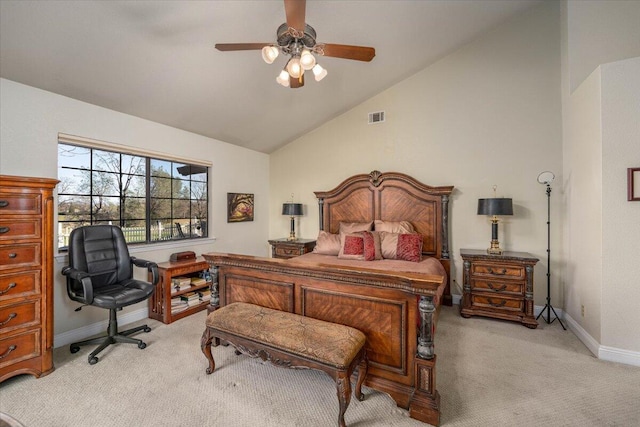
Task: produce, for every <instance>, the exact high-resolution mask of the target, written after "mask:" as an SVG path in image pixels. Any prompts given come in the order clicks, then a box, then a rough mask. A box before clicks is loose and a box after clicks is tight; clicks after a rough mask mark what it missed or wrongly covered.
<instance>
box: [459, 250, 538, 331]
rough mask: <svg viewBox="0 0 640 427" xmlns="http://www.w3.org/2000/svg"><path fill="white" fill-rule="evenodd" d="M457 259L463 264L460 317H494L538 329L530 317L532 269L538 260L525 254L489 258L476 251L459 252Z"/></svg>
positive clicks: (531, 309) (513, 253)
mask: <svg viewBox="0 0 640 427" xmlns="http://www.w3.org/2000/svg"><path fill="white" fill-rule="evenodd" d="M460 256H462V260H463V261H464V270H463V292H462V302H461V303H460V314H461V315H462V317H471V316H486V317H494V318H498V319H504V320H513V321H515V322H520V323H522V324H523V325H524V326H526V327H528V328H531V329H535V328H537V327H538V322H537V321H536V319H535V317H534V316H533V268H534V266H535V265H536V263H537V262H538V258H536V257H534V256H533V255H531V254H528V253H526V252H503V253H502V254H501V255H489V254H488V253H487V252H486V251H485V250H475V249H461V250H460Z"/></svg>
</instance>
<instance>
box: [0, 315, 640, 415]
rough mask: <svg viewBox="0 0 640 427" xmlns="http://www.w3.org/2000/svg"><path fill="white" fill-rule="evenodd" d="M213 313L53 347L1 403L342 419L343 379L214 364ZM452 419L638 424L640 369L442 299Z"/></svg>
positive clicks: (230, 357)
mask: <svg viewBox="0 0 640 427" xmlns="http://www.w3.org/2000/svg"><path fill="white" fill-rule="evenodd" d="M204 320H205V312H201V313H198V314H196V315H193V316H190V317H188V318H185V319H182V320H180V321H178V322H175V323H173V324H171V325H163V324H161V323H158V322H155V321H151V320H150V321H148V322H147V323H148V324H149V325H150V326H151V327H152V328H153V330H152V331H151V332H150V333H148V334H144V333H143V334H140V336H141V337H142V338H143V339H144V340H145V341H146V342H147V348H146V349H144V350H140V349H138V348H137V347H136V346H132V345H123V344H121V345H117V346H115V347H113V346H112V347H111V348H110V349H108V350H106V351H104V352H103V353H102V354H101V355H100V362H99V363H98V364H97V365H94V366H90V365H89V364H88V363H87V358H86V356H87V354H88V353H89V352H90V348H87V347H85V348H83V349H82V350H81V351H80V352H79V353H77V354H73V355H72V354H69V351H68V347H64V348H59V349H56V351H55V353H54V361H55V366H56V370H55V371H54V372H53V373H52V374H50V375H48V376H46V377H43V378H41V379H35V378H33V377H32V376H28V375H21V376H18V377H14V378H11V379H9V380H7V381H5V382H4V383H2V384H0V411H1V412H5V413H8V414H10V415H12V416H13V417H15V418H16V419H18V420H20V421H21V422H22V423H23V424H24V425H25V426H27V427H44V426H55V427H67V426H87V427H89V426H91V427H102V426H105V427H106V426H154V427H155V426H252V427H253V426H261V427H262V426H266V427H272V426H273V427H276V426H277V427H284V426H292V427H293V426H296V427H298V426H309V427H316V426H317V427H324V426H335V425H337V414H338V401H337V398H336V394H335V384H334V383H333V381H332V380H331V379H330V378H329V377H328V376H327V375H326V374H324V373H321V372H316V371H303V370H289V369H283V368H277V367H274V366H272V365H270V364H269V363H264V362H262V361H260V360H257V359H250V358H248V357H246V356H236V355H235V354H234V352H233V349H232V348H230V347H218V348H215V349H214V356H215V357H216V364H217V369H216V372H215V373H214V374H212V375H206V374H205V368H206V366H207V363H206V359H205V357H204V356H203V355H202V353H201V351H200V336H201V334H202V331H203V330H204ZM436 336H437V341H436V353H437V354H438V371H437V388H438V390H439V391H440V395H441V398H442V401H441V406H442V425H443V426H474V427H475V426H515V425H517V426H581V427H582V426H639V425H640V405H639V402H640V368H637V367H631V366H626V365H621V364H615V363H610V362H602V361H599V360H597V359H595V358H594V357H593V356H592V355H591V353H589V351H588V350H587V349H586V348H585V347H584V346H583V345H582V344H581V343H580V342H579V341H578V339H577V338H576V337H575V336H574V335H573V334H572V333H571V332H569V331H563V330H562V328H561V327H560V325H558V324H557V322H556V323H554V324H551V325H547V324H545V323H542V324H541V325H540V327H539V328H538V329H537V330H530V329H527V328H525V327H523V326H520V325H518V324H516V323H511V322H503V321H499V320H492V319H482V318H472V319H463V318H461V317H460V316H459V315H458V314H457V309H454V308H449V307H445V308H443V311H442V314H441V319H440V322H439V324H438V332H437V334H436ZM364 391H365V395H366V399H365V401H364V402H359V401H357V400H356V399H352V401H351V405H350V406H349V409H348V410H347V413H346V416H345V420H346V422H347V424H348V425H349V426H425V425H426V424H423V423H420V422H418V421H415V420H413V419H411V418H409V416H408V413H407V411H405V410H403V409H400V408H398V407H396V406H395V403H394V402H393V401H392V400H391V398H390V397H389V396H387V395H385V394H383V393H380V392H376V391H375V390H372V389H370V388H365V389H364Z"/></svg>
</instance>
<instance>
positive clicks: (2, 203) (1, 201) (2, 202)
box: [0, 200, 9, 208]
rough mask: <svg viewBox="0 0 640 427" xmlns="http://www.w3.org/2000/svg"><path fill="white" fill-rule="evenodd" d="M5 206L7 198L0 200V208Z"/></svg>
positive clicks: (7, 203)
mask: <svg viewBox="0 0 640 427" xmlns="http://www.w3.org/2000/svg"><path fill="white" fill-rule="evenodd" d="M7 206H9V201H8V200H0V208H6V207H7Z"/></svg>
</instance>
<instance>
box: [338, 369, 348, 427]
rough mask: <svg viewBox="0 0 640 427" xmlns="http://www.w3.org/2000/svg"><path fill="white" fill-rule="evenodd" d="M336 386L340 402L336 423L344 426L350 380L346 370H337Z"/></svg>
mask: <svg viewBox="0 0 640 427" xmlns="http://www.w3.org/2000/svg"><path fill="white" fill-rule="evenodd" d="M336 387H337V389H338V401H339V402H340V414H339V415H338V425H339V426H340V427H346V424H345V422H344V413H345V412H347V408H348V407H349V403H350V402H351V381H350V378H349V375H348V374H347V373H346V372H338V375H337V377H336Z"/></svg>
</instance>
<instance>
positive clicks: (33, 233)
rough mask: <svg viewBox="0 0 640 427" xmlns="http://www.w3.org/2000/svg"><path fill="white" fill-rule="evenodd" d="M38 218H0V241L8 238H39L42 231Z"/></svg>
mask: <svg viewBox="0 0 640 427" xmlns="http://www.w3.org/2000/svg"><path fill="white" fill-rule="evenodd" d="M40 224H41V222H40V220H39V219H3V218H0V241H2V240H9V239H39V238H40V233H41V231H42V227H41V225H40Z"/></svg>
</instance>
